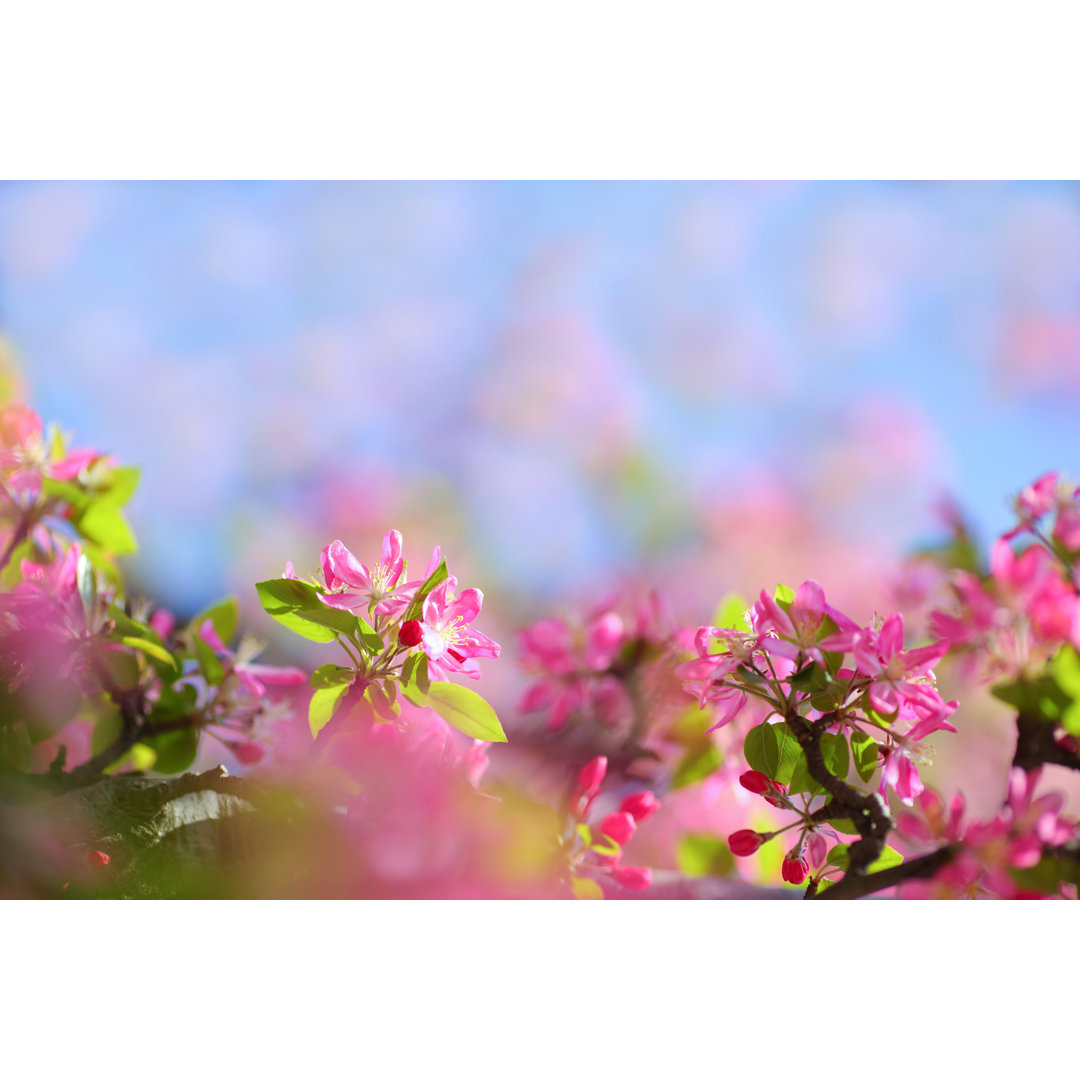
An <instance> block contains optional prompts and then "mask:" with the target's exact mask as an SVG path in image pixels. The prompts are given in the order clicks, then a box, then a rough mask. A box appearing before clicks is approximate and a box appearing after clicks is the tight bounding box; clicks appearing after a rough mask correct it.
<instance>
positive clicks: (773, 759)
mask: <svg viewBox="0 0 1080 1080" xmlns="http://www.w3.org/2000/svg"><path fill="white" fill-rule="evenodd" d="M743 756H744V757H745V758H746V763H747V764H748V765H749V766H750V768H751V769H756V770H757V771H758V772H763V773H764V774H765V775H766V776H767V777H769V778H770V779H771V780H775V781H776V782H777V783H778V784H787V783H790V782H791V777H792V774H793V773H794V771H795V770H796V768H798V767H799V764H800V762H802V763H805V761H806V759H805V757H804V755H803V752H802V749H801V747H800V746H799V744H798V742H797V741H796V739H795V736H794V735H793V734H792V733H791V731H790V730H789V728H788V726H787V724H784V723H779V724H770V723H769V722H768V721H767V720H766V721H765V722H764V723H762V724H758V726H757V727H755V728H751V730H750V732H749V733H748V734H747V736H746V741H745V743H744V744H743Z"/></svg>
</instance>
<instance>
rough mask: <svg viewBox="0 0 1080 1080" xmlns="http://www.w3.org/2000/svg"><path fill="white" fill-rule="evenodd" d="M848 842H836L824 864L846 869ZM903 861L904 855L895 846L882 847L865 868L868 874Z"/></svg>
mask: <svg viewBox="0 0 1080 1080" xmlns="http://www.w3.org/2000/svg"><path fill="white" fill-rule="evenodd" d="M850 848H851V845H850V844H837V845H836V846H835V847H834V848H833V849H832V850H831V851H830V852H829V858H828V859H827V860H826V863H825V865H826V866H835V867H836V868H837V869H838V870H847V868H848V863H849V853H850ZM903 861H904V856H903V855H901V854H900V852H899V851H897V850H896V849H895V848H891V847H888V846H886V847H884V848H883V849H882V851H881V854H880V855H879V856H878V857H877V858H876V859H875V860H874V861H873V862H872V863H871V864H870V865H869V866H868V867H867V868H866V872H867V873H868V874H873V873H876V872H877V871H878V870H888V869H889V868H890V867H893V866H899V865H900V864H901V863H902V862H903Z"/></svg>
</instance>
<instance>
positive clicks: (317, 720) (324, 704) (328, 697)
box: [308, 683, 349, 739]
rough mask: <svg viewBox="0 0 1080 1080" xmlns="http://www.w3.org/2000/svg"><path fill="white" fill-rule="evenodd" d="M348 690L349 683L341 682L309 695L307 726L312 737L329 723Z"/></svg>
mask: <svg viewBox="0 0 1080 1080" xmlns="http://www.w3.org/2000/svg"><path fill="white" fill-rule="evenodd" d="M348 690H349V685H348V684H346V683H342V684H340V685H337V686H327V687H324V688H323V689H321V690H316V691H315V693H314V694H312V695H311V701H310V702H309V703H308V727H310V728H311V737H312V738H313V739H314V738H316V737H317V736H318V734H319V732H320V731H322V729H323V728H324V727H326V725H327V724H329V723H330V721H331V719H332V718H333V716H334V713H335V712H337V709H338V706H339V705H340V704H341V702H342V699H343V698H344V697H345V695H346V693H348Z"/></svg>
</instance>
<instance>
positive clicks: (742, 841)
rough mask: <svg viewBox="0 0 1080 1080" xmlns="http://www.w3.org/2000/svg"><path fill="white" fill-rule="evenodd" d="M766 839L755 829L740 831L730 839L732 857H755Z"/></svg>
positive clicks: (729, 845)
mask: <svg viewBox="0 0 1080 1080" xmlns="http://www.w3.org/2000/svg"><path fill="white" fill-rule="evenodd" d="M764 840H765V837H764V836H763V835H762V834H761V833H759V832H754V830H753V829H740V830H739V831H738V832H733V833H732V834H731V835H730V836H729V837H728V840H727V842H728V847H729V848H731V854H732V855H753V854H754V852H755V851H757V849H758V848H759V847H761V845H762V843H763V842H764Z"/></svg>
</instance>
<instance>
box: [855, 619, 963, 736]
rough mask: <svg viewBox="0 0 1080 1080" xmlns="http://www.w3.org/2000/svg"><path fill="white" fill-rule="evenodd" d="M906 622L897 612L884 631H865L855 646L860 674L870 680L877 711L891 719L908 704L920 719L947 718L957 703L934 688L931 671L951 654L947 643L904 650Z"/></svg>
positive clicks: (874, 705)
mask: <svg viewBox="0 0 1080 1080" xmlns="http://www.w3.org/2000/svg"><path fill="white" fill-rule="evenodd" d="M903 645H904V619H903V616H902V615H900V614H899V613H898V612H894V613H893V614H892V615H890V616H889V617H888V618H887V619H886V620H885V624H884V625H883V626H882V628H881V630H880V631H879V632H878V633H877V634H875V633H874V632H873V631H870V630H868V631H866V633H865V634H864V636H863V637H861V638H860V639H859V641H858V642H857V644H856V645H855V650H854V651H855V662H856V664H857V666H858V669H859V671H861V672H862V673H863V674H864V675H869V676H870V677H871V680H872V681H871V683H870V686H869V688H868V696H869V698H870V704H871V706H872V707H873V708H874V710H875V711H877V712H879V713H881V714H882V715H884V716H891V715H892V714H893V713H895V712H896V711H897V710H898V709H899V708H900V703H901V702H902V701H906V702H908V703H909V704H910V705H911V706H912V707H913V708H914V709H915V711H916V713H917V714H918V715H919V716H920V717H945V716H949V715H950V714H951V713H953V712H955V711H956V707H957V703H956V702H955V701H952V702H944V701H942V700H941V698H940V696H939V695H938V693H937V691H936V690H934V689H933V687H932V685H931V684H930V683H931V679H930V676H929V672H930V670H931V668H933V666H934V665H935V664H936V663H937V662H938V661H939V660H940V659H941V658H942V657H943V656H944V655H945V654H946V653H947V652H948V651H949V644H948V642H947V641H939V642H937V643H936V644H934V645H926V646H924V647H923V648H921V649H910V650H905V649H904V648H903Z"/></svg>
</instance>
